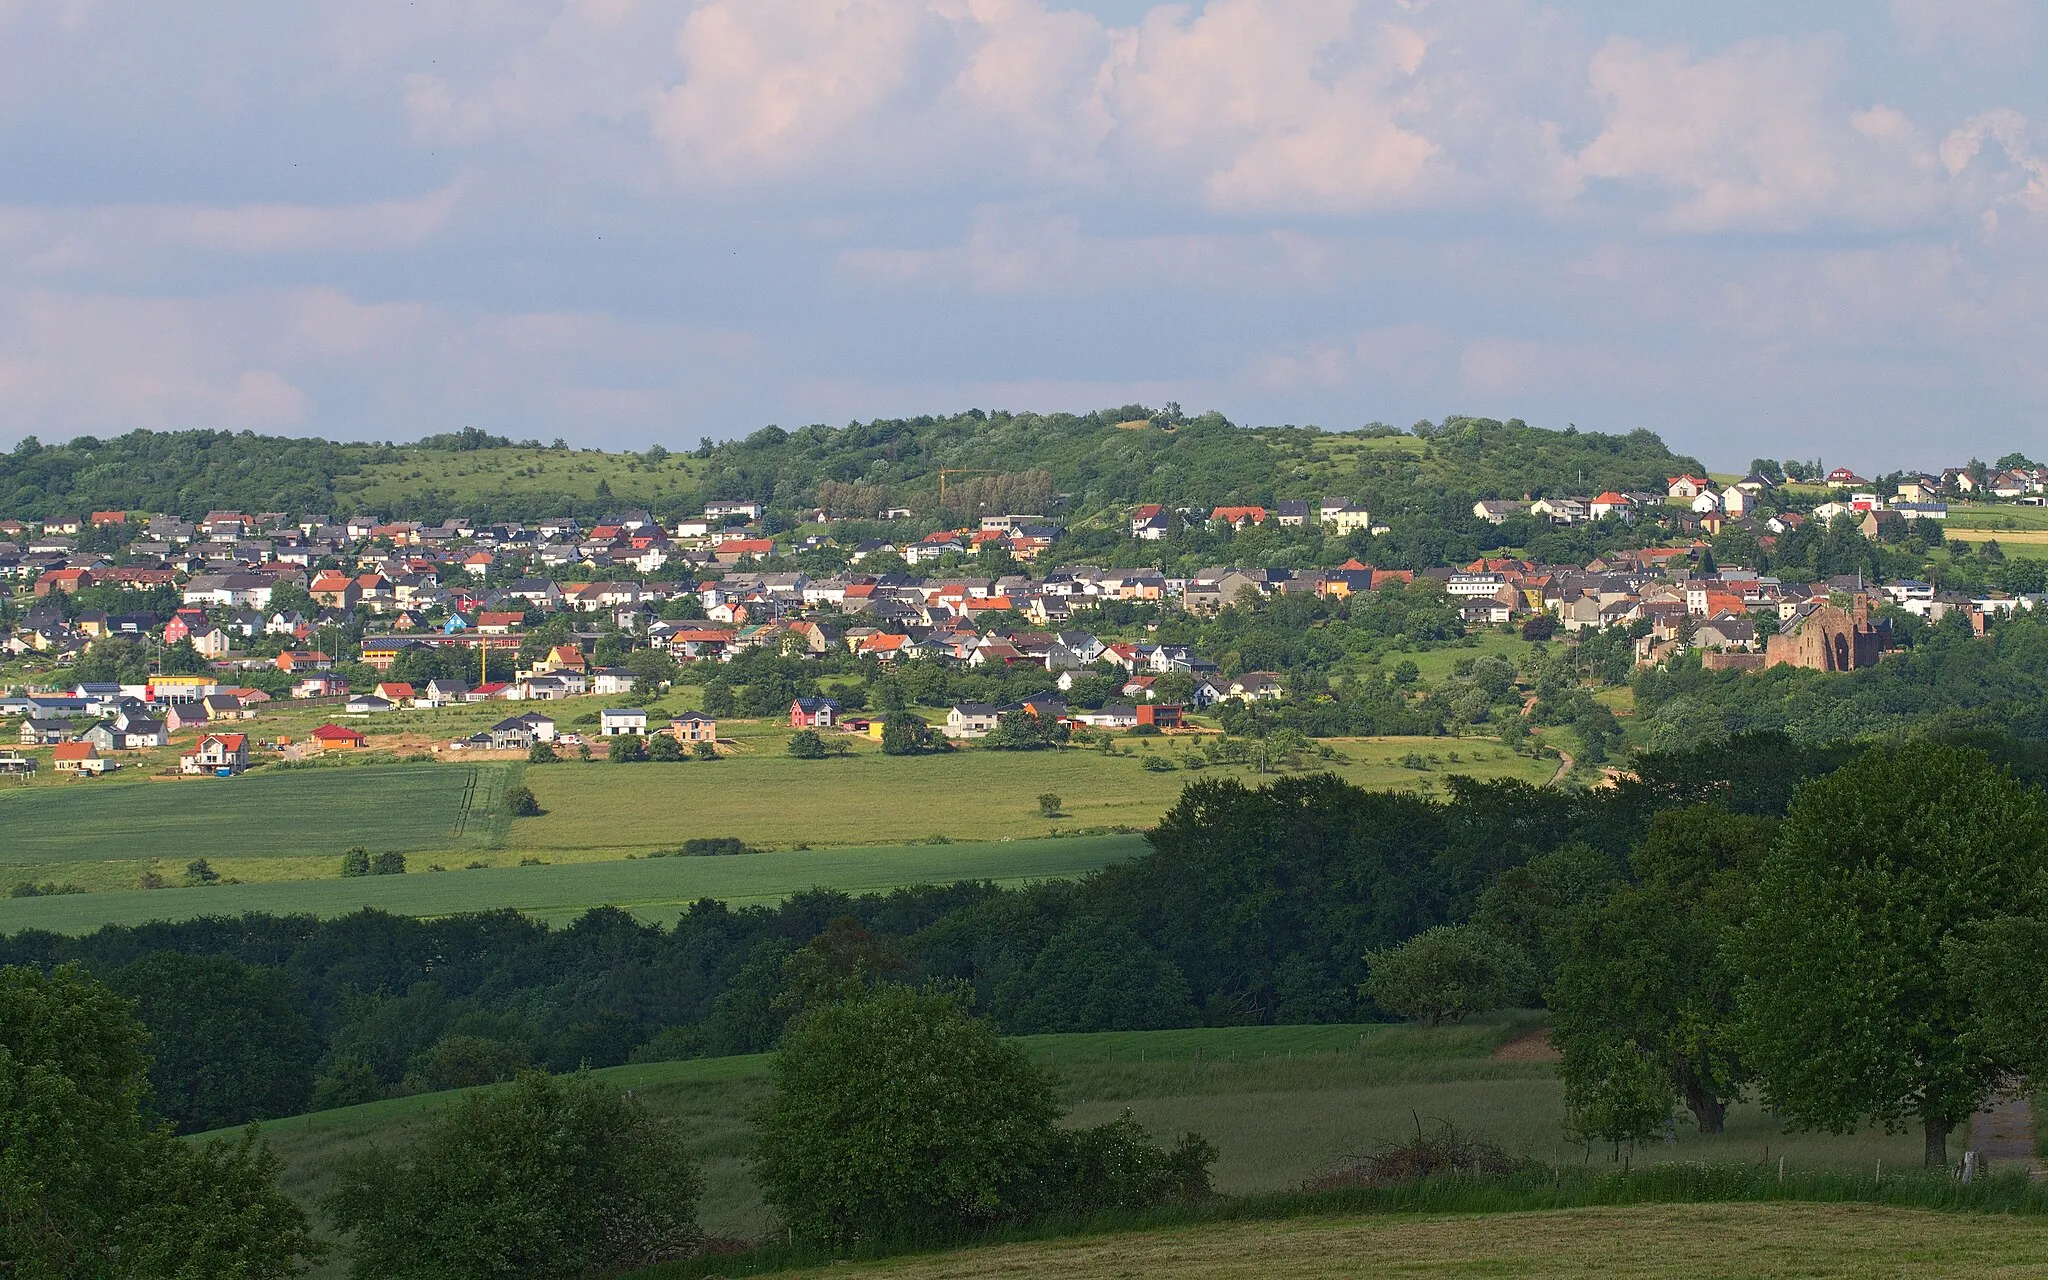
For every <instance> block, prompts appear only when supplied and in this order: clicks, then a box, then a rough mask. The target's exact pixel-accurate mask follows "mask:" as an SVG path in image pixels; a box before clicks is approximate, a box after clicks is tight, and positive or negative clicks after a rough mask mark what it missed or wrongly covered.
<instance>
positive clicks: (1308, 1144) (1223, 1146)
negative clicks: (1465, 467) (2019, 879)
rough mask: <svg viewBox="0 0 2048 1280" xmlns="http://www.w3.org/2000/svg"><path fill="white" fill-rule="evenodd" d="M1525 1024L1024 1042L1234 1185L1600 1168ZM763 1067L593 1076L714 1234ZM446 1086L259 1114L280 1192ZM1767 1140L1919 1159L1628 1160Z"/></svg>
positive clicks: (408, 1121)
mask: <svg viewBox="0 0 2048 1280" xmlns="http://www.w3.org/2000/svg"><path fill="white" fill-rule="evenodd" d="M1535 1026H1536V1020H1535V1017H1534V1015H1528V1014H1502V1015H1496V1016H1491V1017H1487V1018H1482V1019H1477V1020H1474V1021H1473V1022H1470V1023H1468V1024H1466V1025H1463V1026H1458V1027H1442V1028H1434V1029H1426V1028H1422V1027H1417V1026H1411V1025H1402V1026H1390V1025H1371V1026H1309V1027H1228V1028H1205V1029H1199V1030H1187V1031H1155V1032H1113V1033H1106V1034H1101V1035H1068V1036H1028V1037H1024V1038H1023V1039H1022V1041H1021V1043H1022V1044H1023V1045H1024V1046H1025V1048H1026V1049H1027V1051H1029V1052H1030V1053H1031V1054H1032V1055H1033V1056H1034V1057H1036V1058H1038V1059H1039V1060H1040V1061H1042V1062H1045V1063H1047V1064H1048V1065H1050V1066H1052V1067H1053V1068H1055V1070H1056V1071H1057V1072H1058V1074H1059V1076H1060V1078H1061V1080H1062V1081H1063V1082H1064V1084H1063V1091H1064V1097H1065V1101H1066V1104H1067V1106H1068V1108H1069V1116H1070V1118H1071V1120H1073V1121H1074V1122H1076V1123H1095V1122H1099V1121H1101V1120H1105V1119H1109V1118H1111V1117H1113V1116H1115V1115H1116V1114H1117V1113H1118V1112H1120V1111H1121V1110H1123V1109H1124V1108H1129V1109H1130V1110H1131V1111H1132V1113H1133V1114H1134V1115H1135V1116H1136V1117H1137V1118H1138V1119H1139V1120H1140V1121H1141V1122H1143V1123H1144V1124H1146V1125H1147V1126H1148V1127H1149V1128H1151V1130H1152V1131H1153V1133H1154V1134H1155V1135H1156V1136H1158V1137H1160V1138H1161V1139H1165V1140H1170V1139H1171V1138H1172V1137H1173V1136H1174V1135H1175V1134H1177V1133H1178V1132H1180V1131H1181V1130H1183V1129H1187V1128H1193V1129H1196V1130H1198V1131H1200V1132H1201V1133H1203V1134H1204V1135H1206V1136H1207V1137H1208V1138H1209V1139H1210V1141H1212V1142H1214V1143H1215V1144H1216V1146H1217V1148H1218V1150H1219V1152H1220V1158H1219V1160H1218V1163H1217V1165H1216V1170H1215V1172H1216V1182H1217V1187H1218V1189H1219V1190H1221V1191H1223V1192H1226V1193H1229V1194H1233V1195H1236V1194H1255V1193H1264V1192H1276V1191H1283V1190H1286V1189H1289V1188H1293V1187H1296V1186H1299V1185H1300V1184H1301V1183H1302V1182H1303V1180H1305V1179H1307V1178H1309V1177H1311V1176H1313V1175H1315V1174H1316V1173H1318V1172H1321V1171H1323V1170H1325V1169H1327V1168H1329V1167H1330V1166H1331V1165H1332V1164H1334V1163H1336V1162H1339V1161H1341V1160H1342V1159H1344V1158H1345V1157H1346V1156H1349V1155H1353V1154H1358V1153H1361V1152H1364V1151H1366V1150H1369V1149H1371V1148H1372V1147H1373V1146H1375V1145H1376V1144H1379V1143H1381V1142H1385V1141H1391V1140H1399V1139H1401V1138H1403V1137H1404V1136H1406V1135H1409V1134H1412V1133H1413V1132H1414V1127H1415V1125H1416V1124H1417V1123H1418V1121H1420V1122H1422V1123H1425V1124H1426V1123H1429V1122H1431V1121H1433V1120H1436V1119H1446V1120H1450V1121H1452V1122H1453V1123H1455V1124H1457V1125H1458V1126H1459V1127H1460V1128H1461V1129H1464V1130H1466V1131H1468V1132H1471V1133H1474V1134H1476V1135H1478V1136H1481V1137H1484V1138H1487V1139H1490V1140H1492V1141H1495V1142H1498V1143H1500V1144H1501V1145H1503V1146H1504V1147H1506V1148H1507V1149H1508V1150H1510V1151H1511V1152H1514V1153H1516V1154H1519V1155H1523V1156H1528V1157H1532V1158H1537V1159H1542V1160H1546V1161H1549V1160H1557V1161H1563V1162H1569V1163H1574V1164H1577V1163H1580V1162H1585V1163H1587V1164H1590V1165H1593V1166H1601V1165H1604V1163H1605V1159H1606V1153H1604V1152H1591V1151H1587V1150H1584V1149H1582V1148H1579V1147H1576V1146H1573V1145H1572V1144H1571V1143H1570V1142H1568V1141H1567V1140H1566V1138H1565V1136H1564V1134H1563V1131H1562V1128H1561V1124H1560V1120H1561V1105H1562V1104H1561V1095H1560V1088H1559V1085H1558V1082H1557V1079H1556V1077H1555V1074H1554V1069H1553V1068H1552V1066H1551V1065H1550V1063H1549V1062H1548V1061H1545V1060H1542V1058H1541V1056H1540V1054H1532V1053H1526V1052H1517V1050H1521V1049H1525V1048H1527V1047H1530V1046H1531V1041H1530V1038H1529V1037H1530V1035H1531V1033H1532V1030H1533V1028H1534V1027H1535ZM765 1071H766V1059H765V1058H760V1057H751V1058H718V1059H706V1060H699V1061H693V1062H673V1063H650V1064H644V1065H636V1066H627V1067H618V1068H613V1069H611V1070H608V1071H604V1072H600V1073H599V1074H600V1075H602V1076H604V1077H605V1078H607V1079H610V1080H612V1081H613V1082H615V1083H617V1084H619V1085H621V1086H622V1087H626V1088H630V1089H632V1090H633V1091H634V1093H635V1094H636V1095H637V1096H639V1097H640V1098H642V1099H643V1100H645V1101H646V1103H647V1104H648V1106H649V1107H650V1108H651V1109H653V1110H654V1111H656V1112H658V1113H660V1114H663V1115H669V1116H673V1117H675V1118H677V1119H678V1120H679V1121H680V1122H681V1124H682V1126H683V1128H684V1132H685V1134H686V1140H687V1141H688V1143H689V1145H690V1148H691V1150H692V1151H693V1153H694V1154H696V1156H697V1157H698V1158H699V1159H700V1160H702V1161H703V1163H704V1167H705V1174H706V1184H707V1196H706V1200H705V1204H704V1210H703V1221H704V1225H705V1228H706V1229H707V1230H708V1231H709V1232H711V1233H713V1234H716V1235H726V1236H738V1237H743V1238H749V1239H751V1238H757V1237H759V1236H760V1235H761V1234H762V1233H763V1232H765V1231H767V1230H769V1229H771V1227H772V1219H771V1216H770V1212H769V1210H768V1209H767V1208H766V1206H764V1205H763V1204H762V1202H761V1199H760V1195H759V1192H758V1190H757V1189H756V1188H755V1187H754V1185H753V1184H752V1182H751V1181H750V1180H749V1178H748V1176H747V1172H746V1153H747V1149H748V1141H749V1138H748V1127H747V1122H746V1119H745V1116H746V1114H747V1111H748V1109H749V1108H750V1107H751V1106H752V1105H753V1104H754V1103H755V1102H757V1101H758V1100H759V1099H760V1098H761V1096H762V1094H763V1091H764V1090H765V1088H766V1076H765ZM450 1096H452V1095H446V1094H433V1095H426V1096H422V1097H412V1098H398V1099H391V1100H388V1101H384V1102H376V1103H370V1104H368V1105H366V1106H360V1107H350V1108H346V1109H343V1110H338V1111H329V1112H321V1113H316V1114H313V1115H309V1116H300V1117H296V1118H294V1119H290V1120H283V1121H277V1122H273V1123H271V1124H268V1125H266V1126H265V1133H266V1135H267V1136H268V1138H269V1140H270V1141H271V1142H272V1144H273V1145H274V1146H275V1147H276V1148H277V1150H278V1152H279V1154H280V1155H282V1156H283V1157H284V1159H285V1162H286V1167H285V1173H284V1179H285V1185H286V1188H287V1189H288V1190H290V1191H292V1192H293V1194H295V1195H299V1196H301V1197H303V1198H306V1199H307V1200H308V1201H311V1200H314V1199H317V1198H318V1196H319V1195H320V1194H321V1192H322V1191H324V1189H325V1188H326V1187H328V1186H329V1185H331V1183H332V1179H333V1176H334V1170H335V1167H336V1163H337V1161H339V1160H340V1159H342V1158H344V1157H346V1156H348V1155H350V1154H352V1153H355V1152H359V1151H363V1150H365V1149H369V1148H373V1147H376V1146H378V1145H381V1144H389V1143H392V1142H394V1141H398V1140H401V1139H402V1138H403V1136H404V1135H405V1133H406V1132H407V1131H408V1129H409V1128H410V1127H411V1126H413V1125H415V1124H417V1122H418V1121H419V1119H420V1117H421V1116H422V1115H424V1114H425V1113H427V1112H428V1111H430V1110H431V1109H432V1108H434V1107H436V1106H439V1105H441V1104H442V1103H444V1102H445V1101H446V1100H447V1099H448V1098H449V1097H450ZM1766 1148H1768V1152H1769V1157H1770V1159H1771V1160H1773V1161H1775V1160H1776V1158H1777V1157H1778V1156H1780V1155H1783V1156H1785V1157H1786V1159H1787V1163H1788V1166H1789V1167H1790V1168H1791V1169H1792V1170H1795V1171H1797V1170H1821V1169H1832V1170H1842V1171H1860V1170H1866V1169H1870V1168H1871V1167H1872V1166H1873V1163H1874V1162H1875V1161H1876V1160H1879V1159H1882V1160H1883V1161H1884V1162H1885V1164H1886V1165H1887V1167H1889V1168H1895V1169H1908V1168H1912V1167H1914V1166H1916V1165H1917V1164H1918V1162H1919V1154H1920V1153H1919V1138H1918V1137H1917V1136H1916V1135H1904V1136H1897V1137H1893V1136H1887V1135H1884V1134H1882V1133H1869V1134H1863V1135H1858V1136H1854V1137H1847V1138H1836V1137H1828V1136H1817V1135H1786V1134H1783V1133H1780V1132H1779V1131H1778V1126H1777V1125H1776V1124H1775V1123H1774V1122H1772V1121H1771V1120H1770V1119H1769V1118H1768V1117H1766V1116H1765V1115H1764V1114H1763V1113H1762V1111H1761V1110H1760V1109H1759V1108H1757V1107H1755V1106H1754V1105H1745V1106H1740V1107H1737V1108H1736V1109H1735V1111H1734V1112H1733V1113H1732V1115H1731V1118H1730V1125H1729V1133H1728V1134H1727V1135H1726V1136H1725V1137H1721V1138H1715V1139H1701V1138H1699V1137H1698V1136H1697V1135H1688V1134H1687V1133H1686V1127H1685V1126H1684V1125H1681V1126H1680V1129H1679V1133H1678V1135H1677V1136H1676V1138H1675V1140H1674V1141H1672V1142H1669V1143H1664V1144H1656V1145H1653V1146H1651V1147H1648V1148H1645V1149H1644V1150H1642V1151H1639V1152H1638V1153H1637V1154H1636V1157H1635V1159H1636V1161H1637V1163H1638V1164H1643V1163H1650V1162H1656V1161H1666V1160H1670V1161H1699V1160H1716V1161H1722V1160H1727V1161H1756V1160H1760V1159H1762V1158H1764V1156H1765V1151H1766ZM899 1265H908V1264H899ZM1163 1273H1164V1272H1161V1274H1163ZM954 1274H966V1273H964V1272H961V1273H954ZM1276 1274H1284V1272H1282V1273H1276ZM1487 1274H1492V1273H1487ZM1505 1274H1518V1273H1515V1272H1512V1271H1509V1272H1506V1273H1505Z"/></svg>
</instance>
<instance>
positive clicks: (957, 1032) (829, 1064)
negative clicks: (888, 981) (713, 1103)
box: [756, 985, 1214, 1249]
mask: <svg viewBox="0 0 2048 1280" xmlns="http://www.w3.org/2000/svg"><path fill="white" fill-rule="evenodd" d="M769 1073H770V1078H771V1080H772V1081H773V1084H774V1092H773V1093H772V1094H771V1095H770V1097H769V1099H768V1100H767V1102H766V1103H765V1104H763V1106H762V1107H761V1109H760V1111H759V1112H758V1114H757V1120H758V1122H759V1134H760V1138H759V1141H760V1148H759V1160H758V1162H757V1164H756V1177H757V1178H758V1179H759V1180H760V1183H761V1185H762V1187H763V1189H764V1191H765V1193H766V1195H767V1198H768V1200H769V1202H770V1203H772V1204H774V1205H775V1206H776V1207H777V1208H778V1209H779V1210H780V1211H781V1214H782V1219H783V1221H784V1223H785V1224H787V1225H788V1227H789V1228H790V1230H791V1231H792V1232H793V1233H794V1234H795V1235H796V1236H798V1237H800V1238H802V1239H804V1240H806V1241H811V1242H815V1243H818V1244H823V1245H827V1246H830V1247H833V1248H838V1249H845V1248H848V1247H849V1246H852V1245H854V1244H857V1243H860V1242H863V1241H912V1240H944V1239H948V1238H954V1237H958V1236H959V1235H961V1234H962V1233H964V1232H969V1231H973V1230H975V1229H977V1228H982V1227H987V1226H989V1225H992V1224H995V1223H999V1222H1004V1221H1009V1220H1015V1219H1019V1218H1027V1217H1030V1216H1033V1215H1036V1214H1042V1213H1048V1212H1063V1211H1064V1212H1073V1211H1087V1210H1093V1209H1097V1208H1101V1207H1103V1206H1104V1205H1105V1204H1113V1205H1118V1206H1136V1205H1142V1204H1156V1203H1159V1202H1160V1201H1162V1200H1164V1199H1168V1198H1172V1197H1176V1196H1192V1195H1201V1194H1206V1193H1207V1190H1208V1174H1207V1169H1208V1165H1209V1163H1210V1161H1211V1160H1213V1159H1214V1152H1213V1151H1212V1150H1211V1149H1210V1148H1209V1147H1208V1144H1207V1143H1204V1142H1202V1141H1201V1139H1199V1138H1195V1137H1192V1136H1190V1137H1189V1138H1187V1139H1183V1140H1182V1143H1181V1145H1180V1146H1179V1147H1178V1148H1176V1149H1175V1150H1174V1151H1172V1152H1159V1151H1157V1150H1155V1149H1153V1148H1151V1147H1149V1146H1148V1145H1147V1144H1146V1143H1145V1141H1144V1132H1143V1130H1141V1129H1139V1128H1138V1127H1137V1126H1136V1124H1135V1123H1133V1122H1131V1121H1130V1120H1129V1118H1128V1117H1125V1118H1123V1119H1121V1120H1118V1121H1113V1122H1111V1123H1110V1124H1109V1125H1104V1126H1101V1127H1100V1128H1097V1129H1092V1130H1084V1131H1081V1132H1079V1133H1069V1132H1064V1131H1062V1130H1060V1129H1059V1128H1058V1127H1057V1125H1056V1121H1057V1119H1058V1117H1059V1114H1060V1107H1059V1104H1058V1102H1057V1101H1056V1098H1055V1086H1054V1082H1053V1079H1052V1077H1051V1075H1050V1074H1049V1073H1048V1072H1047V1071H1046V1070H1045V1069H1044V1068H1042V1067H1039V1066H1037V1065H1035V1064H1034V1063H1032V1062H1031V1060H1030V1059H1029V1058H1027V1057H1026V1056H1025V1054H1024V1051H1023V1050H1022V1049H1021V1048H1019V1047H1018V1046H1017V1045H1016V1044H1014V1043H1011V1042H1009V1041H1006V1040H1004V1039H1002V1038H1001V1037H1000V1036H999V1035H997V1034H996V1030H995V1027H994V1026H993V1025H991V1024H990V1023H989V1022H987V1021H986V1020H984V1019H980V1018H975V1017H973V1016H971V1015H969V1014H968V1012H967V1011H966V1010H965V1008H963V1007H962V1005H961V1003H960V1001H959V999H958V998H957V997H956V996H954V995H953V994H951V993H947V992H916V991H912V990H910V989H908V988H906V987H900V986H893V985H882V986H878V987H874V988H872V989H869V990H866V991H861V992H858V993H856V994H854V995H852V996H850V998H848V999H845V1000H843V1001H839V1002H836V1003H830V1004H823V1005H819V1006H816V1007H814V1008H812V1009H811V1010H809V1011H808V1012H806V1013H804V1014H802V1015H801V1016H799V1017H798V1018H797V1019H796V1021H795V1022H793V1023H791V1024H790V1027H789V1030H788V1031H787V1032H786V1033H785V1034H784V1036H783V1041H782V1047H781V1049H780V1050H779V1051H778V1052H777V1053H776V1055H775V1058H774V1060H773V1062H772V1063H771V1064H770V1067H769Z"/></svg>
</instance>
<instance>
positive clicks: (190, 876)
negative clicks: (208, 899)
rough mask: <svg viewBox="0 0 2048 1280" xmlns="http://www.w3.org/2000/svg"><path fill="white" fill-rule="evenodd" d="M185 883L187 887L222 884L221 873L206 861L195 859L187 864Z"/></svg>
mask: <svg viewBox="0 0 2048 1280" xmlns="http://www.w3.org/2000/svg"><path fill="white" fill-rule="evenodd" d="M185 883H186V884H187V885H198V884H218V883H220V872H218V871H215V870H214V869H213V868H212V867H210V866H208V865H207V864H206V859H204V858H194V859H193V860H192V861H190V862H188V863H186V864H185Z"/></svg>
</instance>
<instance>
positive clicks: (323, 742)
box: [313, 724, 370, 751]
mask: <svg viewBox="0 0 2048 1280" xmlns="http://www.w3.org/2000/svg"><path fill="white" fill-rule="evenodd" d="M369 741H370V740H369V739H368V738H365V737H364V736H363V735H362V734H361V733H359V732H357V731H356V730H354V729H351V728H349V727H348V726H347V725H342V724H323V725H321V726H320V727H319V728H317V729H315V730H313V749H314V750H315V751H361V750H362V749H363V748H364V747H366V746H368V745H369Z"/></svg>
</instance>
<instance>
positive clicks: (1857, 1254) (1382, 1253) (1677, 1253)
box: [645, 1203, 2048, 1280]
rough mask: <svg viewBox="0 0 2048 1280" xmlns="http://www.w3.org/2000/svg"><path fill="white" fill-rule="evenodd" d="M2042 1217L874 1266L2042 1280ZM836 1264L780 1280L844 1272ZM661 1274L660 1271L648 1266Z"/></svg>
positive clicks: (1456, 1226) (1727, 1226)
mask: <svg viewBox="0 0 2048 1280" xmlns="http://www.w3.org/2000/svg"><path fill="white" fill-rule="evenodd" d="M2043 1257H2048V1222H2044V1221H2041V1220H2038V1219H2029V1218H2017V1219H2016V1218H2009V1217H1997V1216H1991V1215H1978V1214H1961V1213H1937V1212H1931V1211H1927V1210H1913V1209H1890V1208H1883V1207H1878V1206H1871V1205H1845V1204H1785V1203H1780V1204H1675V1205H1652V1206H1642V1207H1630V1208H1597V1209H1561V1210H1554V1211H1550V1212H1543V1213H1511V1214H1459V1215H1433V1216H1422V1215H1415V1216H1409V1215H1393V1216H1376V1217H1349V1218H1297V1219H1293V1220H1283V1221H1277V1222H1233V1223H1217V1224H1212V1225H1205V1226H1198V1227H1187V1228H1181V1229H1178V1230H1164V1231H1148V1232H1134V1233H1127V1234H1120V1235H1106V1236H1082V1237H1075V1238H1067V1239H1055V1240H1047V1241H1042V1242H1036V1243H1031V1244H1014V1245H998V1246H992V1247H988V1248H982V1249H968V1250H961V1251H958V1252H954V1253H942V1254H936V1255H931V1256H926V1257H912V1258H903V1259H897V1260H894V1261H888V1262H880V1263H868V1264H863V1265H862V1266H860V1267H859V1274H861V1275H864V1276H875V1277H886V1278H887V1280H966V1278H967V1277H984V1276H1001V1277H1005V1278H1006V1280H1036V1278H1037V1277H1046V1280H1054V1278H1057V1280H1121V1278H1122V1277H1128V1276H1175V1277H1193V1278H1196V1280H1207V1278H1210V1277H1215V1278H1217V1280H1221V1278H1222V1277H1230V1278H1231V1280H1252V1278H1255V1277H1267V1276H1271V1277H1275V1280H1278V1278H1279V1277H1287V1278H1288V1280H1294V1278H1296V1277H1333V1278H1334V1277H1357V1276H1373V1277H1380V1276H1414V1277H1425V1276H1445V1277H1448V1276H1515V1277H1524V1278H1527V1280H1551V1278H1553V1277H1554V1278H1556V1280H1566V1278H1570V1280H1577V1278H1578V1277H1583V1276H1626V1277H1630V1278H1631V1280H1694V1278H1695V1277H1700V1276H1798V1277H1805V1278H1810V1280H1823V1278H1829V1277H1843V1278H1845V1280H1846V1278H1848V1277H1856V1278H1857V1280H1870V1278H1888V1277H1899V1278H1902V1280H1903V1278H1904V1277H1913V1278H1914V1280H1932V1278H1934V1277H1948V1276H1955V1277H1995V1276H2035V1275H2039V1274H2040V1273H2041V1272H2040V1266H2041V1261H2040V1260H2041V1259H2042V1258H2043ZM845 1272H846V1268H844V1267H832V1268H820V1269H818V1270H815V1271H807V1272H785V1273H782V1274H784V1275H820V1276H822V1275H843V1274H845ZM645 1274H646V1275H647V1276H648V1277H650V1278H651V1277H655V1276H659V1275H660V1274H661V1270H660V1269H655V1270H653V1271H650V1272H647V1273H645Z"/></svg>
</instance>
